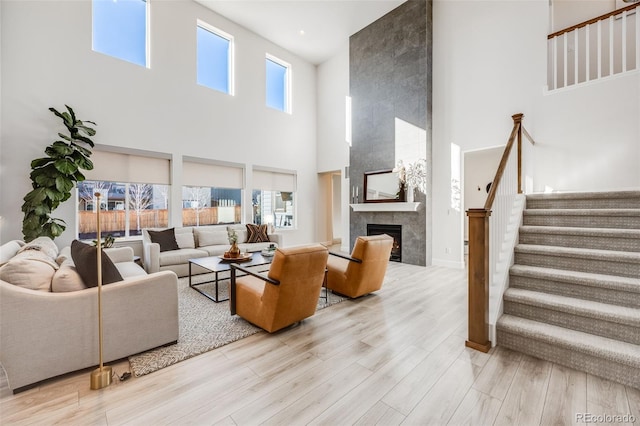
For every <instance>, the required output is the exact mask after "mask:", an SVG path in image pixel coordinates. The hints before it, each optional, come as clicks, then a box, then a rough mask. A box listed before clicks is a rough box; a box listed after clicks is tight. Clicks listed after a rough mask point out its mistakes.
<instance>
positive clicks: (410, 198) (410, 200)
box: [406, 185, 416, 203]
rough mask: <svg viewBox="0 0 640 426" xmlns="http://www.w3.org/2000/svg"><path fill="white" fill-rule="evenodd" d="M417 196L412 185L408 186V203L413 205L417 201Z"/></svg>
mask: <svg viewBox="0 0 640 426" xmlns="http://www.w3.org/2000/svg"><path fill="white" fill-rule="evenodd" d="M415 194H416V192H415V187H413V186H412V185H407V196H406V200H407V203H413V202H414V201H415Z"/></svg>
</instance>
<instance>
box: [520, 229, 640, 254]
mask: <svg viewBox="0 0 640 426" xmlns="http://www.w3.org/2000/svg"><path fill="white" fill-rule="evenodd" d="M519 241H520V244H536V245H543V246H556V247H575V248H588V249H597V250H615V251H633V252H640V238H616V237H598V236H582V235H552V234H541V233H533V232H527V231H521V232H520V236H519Z"/></svg>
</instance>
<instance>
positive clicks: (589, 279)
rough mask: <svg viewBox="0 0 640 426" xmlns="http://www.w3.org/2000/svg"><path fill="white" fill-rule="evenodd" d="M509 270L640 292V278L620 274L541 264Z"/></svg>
mask: <svg viewBox="0 0 640 426" xmlns="http://www.w3.org/2000/svg"><path fill="white" fill-rule="evenodd" d="M509 272H510V273H511V274H513V275H518V276H526V277H533V278H541V279H547V280H552V281H561V282H569V283H574V282H575V283H578V284H581V285H585V286H589V287H602V288H607V289H615V290H621V291H628V292H632V293H640V278H631V277H622V276H619V275H605V274H594V273H591V272H580V271H569V270H566V269H554V268H544V267H541V266H529V265H518V264H516V265H513V266H512V267H511V269H510V270H509Z"/></svg>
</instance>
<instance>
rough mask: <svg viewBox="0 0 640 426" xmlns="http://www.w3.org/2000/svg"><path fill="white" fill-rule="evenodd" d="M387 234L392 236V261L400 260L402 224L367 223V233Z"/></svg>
mask: <svg viewBox="0 0 640 426" xmlns="http://www.w3.org/2000/svg"><path fill="white" fill-rule="evenodd" d="M380 234H387V235H389V236H391V237H393V247H392V248H391V257H390V258H389V260H391V261H393V262H402V225H378V224H371V223H368V224H367V235H380Z"/></svg>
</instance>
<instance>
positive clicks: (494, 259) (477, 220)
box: [465, 114, 534, 352]
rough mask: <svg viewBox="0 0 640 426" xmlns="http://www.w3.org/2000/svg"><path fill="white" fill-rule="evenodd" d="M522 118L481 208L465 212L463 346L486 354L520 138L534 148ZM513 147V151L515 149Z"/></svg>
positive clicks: (518, 179) (517, 181)
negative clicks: (465, 331)
mask: <svg viewBox="0 0 640 426" xmlns="http://www.w3.org/2000/svg"><path fill="white" fill-rule="evenodd" d="M523 117H524V115H523V114H515V115H513V117H512V118H513V129H512V130H511V135H510V136H509V140H508V142H507V145H506V147H505V149H504V152H503V154H502V159H501V160H500V165H499V166H498V170H497V172H496V175H495V178H494V179H493V182H492V183H491V188H490V190H489V194H488V195H487V200H486V202H485V205H484V207H483V208H479V209H469V210H467V216H468V217H469V279H468V285H469V330H468V332H469V338H468V340H467V341H466V342H465V344H466V346H468V347H470V348H473V349H477V350H480V351H482V352H487V351H489V349H491V341H490V339H489V295H490V287H491V277H493V276H494V273H495V269H496V265H498V264H499V262H500V260H501V259H500V257H501V248H502V245H503V241H504V240H505V235H506V234H507V232H508V231H509V230H508V227H509V220H510V217H511V211H512V209H513V206H514V202H515V199H516V197H517V195H518V194H522V192H523V191H522V176H523V166H522V152H523V146H522V136H523V135H524V136H525V137H526V138H527V139H529V141H530V142H531V143H532V144H534V141H533V139H532V138H531V135H529V133H528V132H527V131H526V129H525V128H524V127H523V126H522V119H523ZM514 145H515V147H516V149H514Z"/></svg>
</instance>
